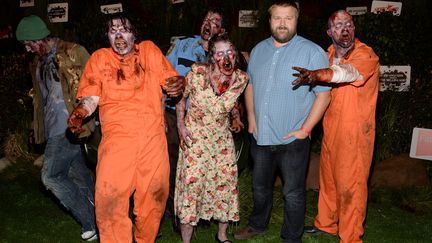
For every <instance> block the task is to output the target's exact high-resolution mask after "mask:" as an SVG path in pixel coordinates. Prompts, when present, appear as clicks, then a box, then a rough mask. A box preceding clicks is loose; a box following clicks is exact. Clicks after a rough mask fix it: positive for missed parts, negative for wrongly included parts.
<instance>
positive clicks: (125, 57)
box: [68, 15, 184, 243]
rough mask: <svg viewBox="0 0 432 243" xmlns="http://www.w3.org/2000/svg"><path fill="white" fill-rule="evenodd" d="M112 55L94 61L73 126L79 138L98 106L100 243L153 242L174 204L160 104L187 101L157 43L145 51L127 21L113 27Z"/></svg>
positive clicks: (103, 53) (116, 19)
mask: <svg viewBox="0 0 432 243" xmlns="http://www.w3.org/2000/svg"><path fill="white" fill-rule="evenodd" d="M107 36H108V38H109V41H110V44H111V48H102V49H99V50H97V51H95V52H94V53H93V55H92V56H91V57H90V59H89V61H88V63H87V65H86V67H85V70H84V73H83V76H82V79H81V83H80V86H79V90H78V94H77V99H79V100H80V105H79V106H78V107H77V108H76V109H75V110H74V111H73V112H72V114H71V115H70V117H69V120H68V126H69V128H70V129H71V130H72V131H73V132H75V133H79V132H81V130H82V128H81V124H82V121H83V119H84V118H85V117H87V116H89V115H90V114H92V113H93V112H94V110H95V109H96V107H97V106H99V114H100V122H101V128H102V134H103V136H102V141H101V143H100V145H99V149H98V164H97V169H96V195H95V201H96V222H97V226H98V228H99V236H100V240H101V242H103V243H105V242H132V222H131V220H130V218H129V198H130V196H131V195H132V194H133V193H134V209H133V211H134V214H135V216H136V217H135V222H134V223H135V227H134V233H135V241H136V242H145V243H147V242H154V241H155V238H156V235H157V232H158V229H159V223H160V219H161V217H162V215H163V213H164V210H165V203H166V199H167V197H168V185H169V182H168V176H169V163H168V152H167V143H166V137H165V128H164V121H163V108H162V96H163V92H165V93H166V94H167V95H168V96H173V97H175V96H178V95H180V94H181V93H182V90H183V86H184V82H183V81H184V78H183V77H180V76H177V75H178V74H177V72H176V71H175V70H174V69H173V68H172V66H171V64H170V63H169V62H168V60H167V59H166V58H165V57H164V55H163V54H162V53H161V51H160V50H159V49H158V48H157V47H156V46H155V45H154V44H153V43H152V42H151V41H142V42H140V43H139V44H136V43H138V41H137V39H136V38H137V36H136V33H135V29H134V27H133V25H132V24H131V22H130V21H129V19H128V18H126V17H124V16H121V15H114V16H113V17H112V18H111V19H110V20H109V21H108V22H107Z"/></svg>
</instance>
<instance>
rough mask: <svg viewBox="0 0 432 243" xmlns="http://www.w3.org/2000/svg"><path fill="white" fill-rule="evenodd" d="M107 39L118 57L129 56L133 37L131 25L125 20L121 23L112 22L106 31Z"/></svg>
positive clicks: (118, 20) (119, 20)
mask: <svg viewBox="0 0 432 243" xmlns="http://www.w3.org/2000/svg"><path fill="white" fill-rule="evenodd" d="M108 39H109V42H110V44H111V47H112V49H113V50H114V51H115V52H116V53H117V54H119V55H126V54H129V53H130V52H131V51H132V50H133V48H134V44H135V35H134V34H133V33H132V32H131V23H130V22H129V20H127V21H126V22H125V23H122V21H121V19H114V20H112V24H111V27H110V28H109V30H108Z"/></svg>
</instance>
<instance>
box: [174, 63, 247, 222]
mask: <svg viewBox="0 0 432 243" xmlns="http://www.w3.org/2000/svg"><path fill="white" fill-rule="evenodd" d="M208 69H209V66H207V65H205V64H194V65H193V66H192V69H191V71H190V72H189V73H188V75H187V76H186V80H187V85H186V88H185V91H184V96H185V97H188V110H187V114H186V117H185V126H186V128H187V129H188V130H189V131H190V132H191V134H192V137H193V139H192V141H189V143H188V144H189V147H187V148H186V150H185V151H183V150H181V149H180V152H179V161H178V164H177V177H176V188H175V199H174V207H175V211H176V215H177V216H178V217H179V218H180V222H181V223H182V224H191V225H194V226H195V225H196V224H197V222H198V221H199V219H205V220H210V219H211V218H213V219H215V220H217V221H220V222H228V221H239V219H240V216H239V200H238V196H239V191H238V187H237V164H236V161H235V147H234V141H233V138H232V134H231V131H230V130H229V126H230V119H229V113H230V111H231V110H232V108H233V107H234V105H235V102H236V100H237V98H238V97H239V96H240V94H241V93H242V92H243V90H244V88H245V87H246V85H247V81H248V76H247V74H246V73H245V72H243V71H241V70H239V69H237V70H236V71H235V73H234V74H233V75H235V81H234V82H233V83H232V84H231V86H230V87H229V88H228V89H227V90H226V91H225V92H224V93H223V94H221V95H217V94H216V93H215V92H214V90H213V87H212V85H211V84H210V81H209V80H208V79H207V78H206V77H207V75H206V72H207V71H208Z"/></svg>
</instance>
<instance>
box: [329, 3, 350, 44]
mask: <svg viewBox="0 0 432 243" xmlns="http://www.w3.org/2000/svg"><path fill="white" fill-rule="evenodd" d="M330 22H331V23H330V28H329V30H328V31H327V33H328V35H329V36H330V37H331V38H332V40H333V42H334V43H335V45H338V46H340V47H342V48H349V47H351V46H352V45H354V41H355V38H354V30H355V26H354V22H353V20H352V17H351V15H349V14H348V13H346V12H340V13H337V14H335V15H334V17H333V18H332V19H331V20H330Z"/></svg>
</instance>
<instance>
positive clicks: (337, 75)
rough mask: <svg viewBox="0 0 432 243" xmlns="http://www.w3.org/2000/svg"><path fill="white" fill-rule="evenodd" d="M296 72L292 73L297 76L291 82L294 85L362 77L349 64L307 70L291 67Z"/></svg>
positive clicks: (352, 79)
mask: <svg viewBox="0 0 432 243" xmlns="http://www.w3.org/2000/svg"><path fill="white" fill-rule="evenodd" d="M293 69H294V70H296V71H298V73H295V74H293V75H294V76H296V77H297V78H296V79H295V80H294V81H293V82H292V84H293V85H294V86H300V85H303V84H311V85H314V84H315V83H316V82H325V83H351V82H354V81H356V80H359V79H363V77H362V76H361V74H360V73H359V71H358V70H357V69H356V68H355V67H354V66H353V65H351V64H337V65H336V64H334V65H332V66H331V67H329V68H323V69H317V70H308V69H305V68H301V67H293Z"/></svg>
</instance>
